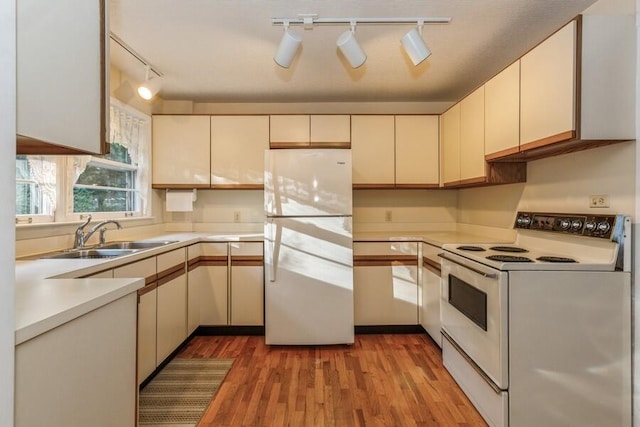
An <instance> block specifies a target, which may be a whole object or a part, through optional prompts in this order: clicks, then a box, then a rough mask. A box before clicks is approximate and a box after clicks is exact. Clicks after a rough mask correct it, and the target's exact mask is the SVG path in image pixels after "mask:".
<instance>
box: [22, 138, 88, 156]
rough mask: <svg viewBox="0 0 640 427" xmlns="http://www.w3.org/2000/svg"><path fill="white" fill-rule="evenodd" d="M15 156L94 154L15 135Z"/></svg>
mask: <svg viewBox="0 0 640 427" xmlns="http://www.w3.org/2000/svg"><path fill="white" fill-rule="evenodd" d="M16 154H27V155H29V154H43V155H58V154H61V155H78V154H82V155H84V154H91V155H93V154H95V153H90V152H88V151H84V150H78V149H75V148H71V147H65V146H63V145H56V144H51V143H49V142H45V141H41V140H39V139H35V138H31V137H28V136H23V135H18V134H16Z"/></svg>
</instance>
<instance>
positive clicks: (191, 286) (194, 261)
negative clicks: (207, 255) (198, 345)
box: [187, 243, 202, 335]
mask: <svg viewBox="0 0 640 427" xmlns="http://www.w3.org/2000/svg"><path fill="white" fill-rule="evenodd" d="M201 257H202V249H201V246H200V244H199V243H198V244H195V245H191V246H188V247H187V335H191V334H192V333H193V332H194V331H195V330H196V329H197V328H198V326H200V300H201V298H202V297H201V289H202V285H201V283H200V278H199V273H198V268H199V267H200V265H199V263H200V259H201Z"/></svg>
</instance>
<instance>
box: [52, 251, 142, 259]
mask: <svg viewBox="0 0 640 427" xmlns="http://www.w3.org/2000/svg"><path fill="white" fill-rule="evenodd" d="M135 251H136V250H135V249H81V250H77V251H69V252H57V253H53V254H49V255H43V256H41V257H40V258H44V259H94V258H115V257H119V256H123V255H129V254H132V253H134V252H135Z"/></svg>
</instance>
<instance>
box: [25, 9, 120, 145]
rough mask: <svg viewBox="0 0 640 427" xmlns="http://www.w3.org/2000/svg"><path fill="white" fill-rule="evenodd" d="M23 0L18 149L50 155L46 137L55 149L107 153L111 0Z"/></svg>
mask: <svg viewBox="0 0 640 427" xmlns="http://www.w3.org/2000/svg"><path fill="white" fill-rule="evenodd" d="M15 4H16V15H17V25H16V31H17V40H16V42H17V58H16V59H17V68H18V72H19V78H18V79H17V82H16V91H17V92H16V97H17V99H16V101H17V105H16V108H17V123H16V125H17V126H16V127H17V134H18V153H21V152H23V153H25V154H37V153H38V152H41V153H43V154H45V152H42V151H38V150H39V148H40V146H39V142H45V143H49V144H55V146H54V147H51V146H50V147H49V149H51V151H48V153H49V154H71V153H82V152H86V153H96V154H101V153H105V152H106V148H107V146H106V140H107V135H108V117H109V109H108V108H109V96H108V94H109V87H108V86H109V79H108V78H107V77H106V76H107V67H108V66H109V55H108V46H109V37H108V36H107V34H108V27H107V25H106V24H107V19H106V16H108V4H109V2H108V1H104V0H100V1H97V0H93V1H86V0H61V1H57V2H55V3H52V2H48V1H43V0H20V1H19V2H16V3H15ZM34 140H35V141H34ZM23 143H24V145H25V148H26V149H28V151H23V149H22V146H23ZM43 147H45V148H46V146H44V145H43ZM57 150H59V151H57Z"/></svg>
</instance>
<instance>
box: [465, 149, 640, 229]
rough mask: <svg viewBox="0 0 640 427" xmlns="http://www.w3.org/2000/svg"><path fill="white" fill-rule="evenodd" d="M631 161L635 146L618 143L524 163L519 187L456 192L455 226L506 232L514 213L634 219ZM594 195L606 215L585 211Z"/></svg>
mask: <svg viewBox="0 0 640 427" xmlns="http://www.w3.org/2000/svg"><path fill="white" fill-rule="evenodd" d="M635 157H636V149H635V142H623V143H619V144H614V145H611V146H606V147H600V148H595V149H591V150H585V151H579V152H576V153H570V154H565V155H562V156H557V157H551V158H548V159H542V160H536V161H532V162H529V163H528V164H527V182H526V183H525V184H513V185H500V186H495V187H485V188H475V189H468V190H461V191H460V193H459V194H458V222H460V223H464V224H475V225H485V226H492V227H502V228H511V227H513V221H514V219H515V212H516V211H517V210H521V211H527V210H529V211H538V212H567V213H582V212H594V213H617V214H627V215H634V213H635V199H636V197H635V194H636V186H635V185H634V182H635V176H636V166H635ZM596 194H606V195H608V196H609V201H610V207H609V208H608V209H592V208H589V204H588V203H589V196H590V195H596Z"/></svg>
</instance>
